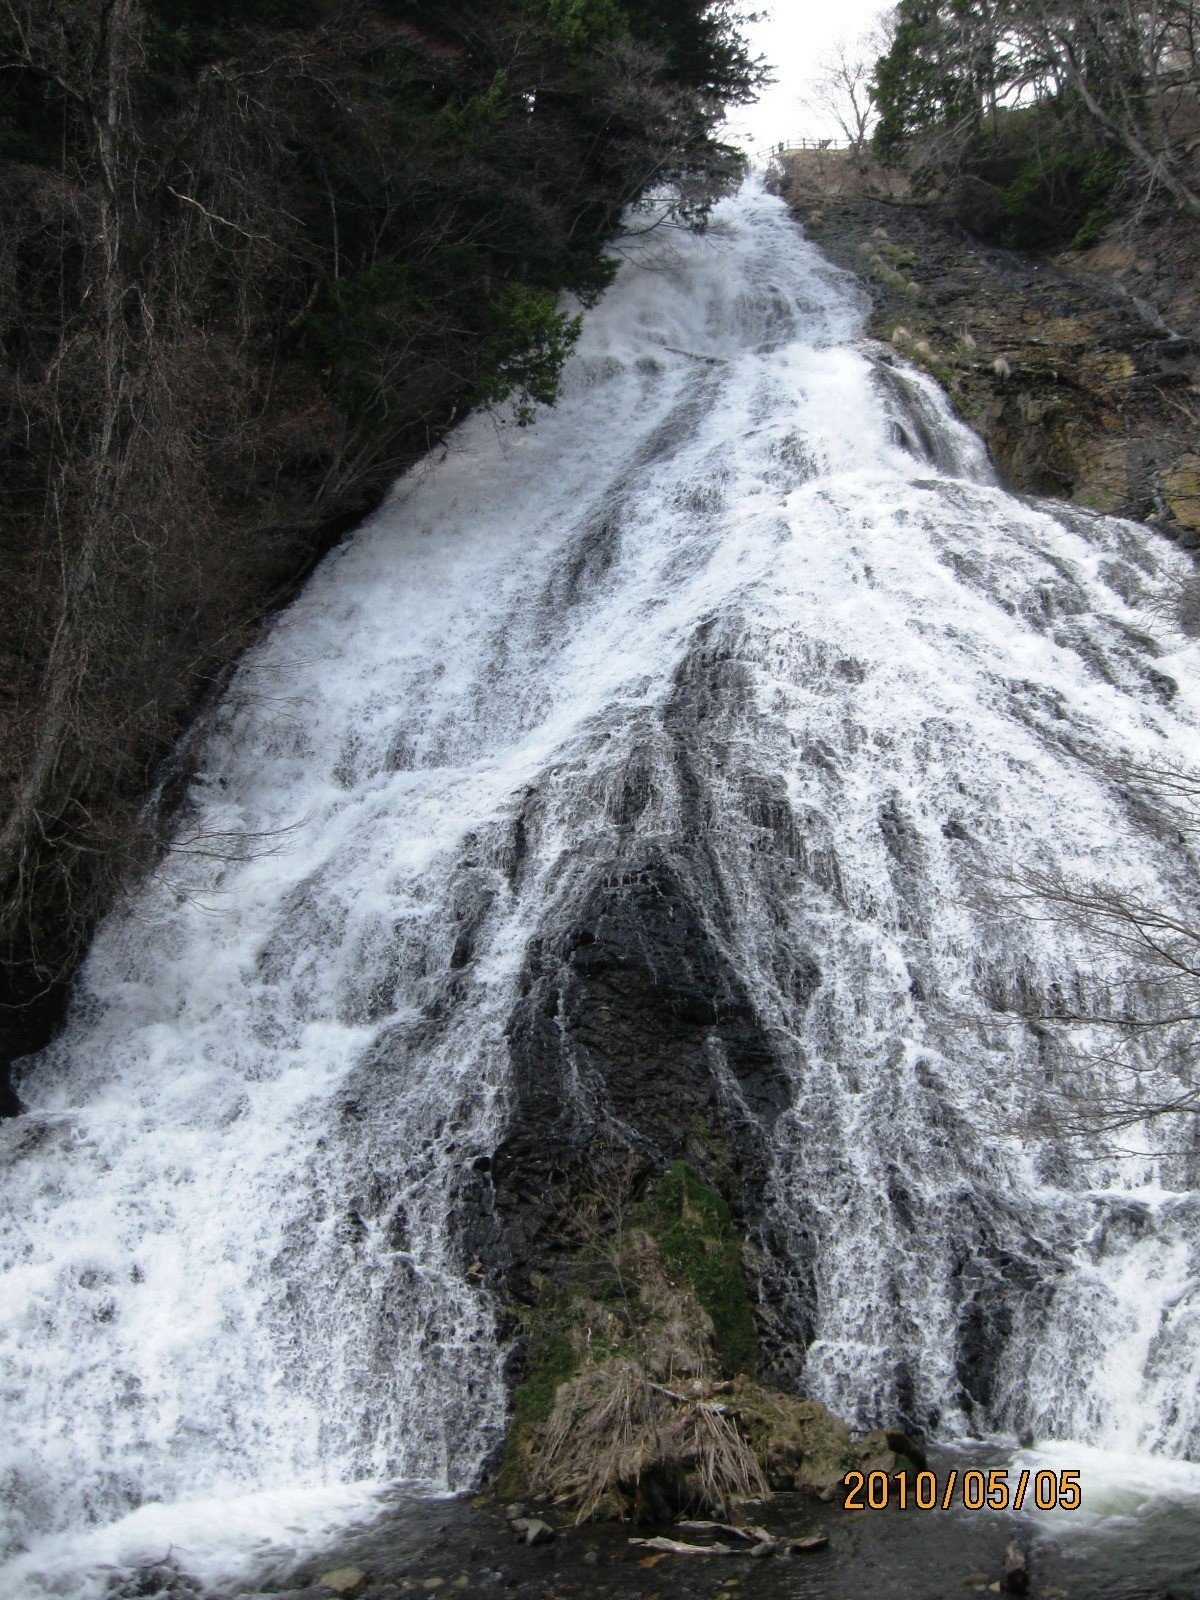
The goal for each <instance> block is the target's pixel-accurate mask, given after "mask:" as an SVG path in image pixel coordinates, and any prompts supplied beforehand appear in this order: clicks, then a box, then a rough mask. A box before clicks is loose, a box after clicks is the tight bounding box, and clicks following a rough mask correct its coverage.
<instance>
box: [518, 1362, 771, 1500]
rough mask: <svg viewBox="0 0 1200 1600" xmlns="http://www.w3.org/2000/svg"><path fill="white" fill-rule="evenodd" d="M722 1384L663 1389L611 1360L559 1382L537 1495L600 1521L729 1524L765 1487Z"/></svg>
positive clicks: (636, 1369) (638, 1368)
mask: <svg viewBox="0 0 1200 1600" xmlns="http://www.w3.org/2000/svg"><path fill="white" fill-rule="evenodd" d="M728 1389H729V1385H728V1384H727V1383H715V1382H713V1381H712V1380H711V1379H704V1378H698V1379H693V1380H691V1381H690V1382H688V1383H686V1384H682V1385H676V1386H668V1385H667V1384H663V1383H658V1382H655V1381H653V1380H652V1379H651V1378H649V1377H648V1376H647V1373H646V1369H645V1367H644V1366H643V1365H642V1363H641V1362H639V1361H637V1360H635V1359H631V1358H629V1357H620V1356H617V1357H613V1358H612V1359H611V1360H609V1361H606V1362H604V1363H602V1364H601V1365H600V1366H597V1367H593V1368H591V1369H590V1370H589V1371H587V1372H585V1373H581V1374H580V1375H579V1376H578V1377H576V1378H572V1379H571V1380H570V1381H569V1382H568V1383H565V1384H563V1385H562V1386H561V1387H560V1389H559V1391H558V1394H557V1396H556V1398H555V1403H554V1409H553V1411H552V1413H551V1415H550V1418H549V1421H548V1423H547V1425H546V1429H545V1433H544V1436H543V1444H542V1449H541V1452H540V1455H539V1458H538V1463H537V1466H536V1468H535V1470H534V1473H533V1476H532V1480H531V1484H532V1487H533V1489H534V1490H535V1491H536V1492H537V1493H540V1494H544V1495H546V1496H547V1498H549V1499H552V1500H554V1501H555V1502H556V1503H559V1504H566V1505H573V1506H575V1507H576V1518H575V1520H576V1521H577V1522H586V1521H588V1520H589V1519H591V1518H593V1517H596V1516H628V1515H630V1514H632V1515H633V1516H635V1517H637V1518H640V1519H645V1518H648V1517H649V1518H667V1517H671V1516H678V1515H680V1514H683V1513H685V1512H688V1513H693V1514H697V1515H705V1516H720V1517H728V1516H729V1515H730V1513H731V1510H732V1507H733V1505H734V1503H735V1502H736V1501H738V1500H747V1499H764V1498H766V1497H768V1496H769V1494H770V1487H769V1485H768V1483H767V1480H766V1478H765V1476H764V1474H763V1470H762V1467H761V1466H760V1465H759V1461H758V1457H757V1456H756V1455H755V1453H754V1451H753V1450H752V1449H751V1447H750V1445H749V1444H748V1443H747V1442H746V1440H745V1439H744V1438H743V1437H742V1435H741V1433H740V1432H739V1431H738V1428H737V1426H736V1424H735V1423H734V1421H733V1420H732V1419H731V1418H730V1417H729V1415H728V1414H727V1411H726V1406H725V1403H724V1401H723V1400H722V1398H721V1396H722V1395H723V1394H724V1393H725V1392H726V1391H727V1390H728Z"/></svg>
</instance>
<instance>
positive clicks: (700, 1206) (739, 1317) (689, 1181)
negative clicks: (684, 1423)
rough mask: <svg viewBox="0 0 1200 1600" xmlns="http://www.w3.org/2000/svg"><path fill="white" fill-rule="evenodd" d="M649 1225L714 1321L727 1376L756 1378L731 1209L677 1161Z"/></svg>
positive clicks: (754, 1349)
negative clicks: (742, 1374) (750, 1374)
mask: <svg viewBox="0 0 1200 1600" xmlns="http://www.w3.org/2000/svg"><path fill="white" fill-rule="evenodd" d="M650 1225H651V1231H652V1232H653V1234H654V1237H655V1239H656V1241H657V1243H658V1246H659V1248H660V1250H661V1251H662V1254H663V1260H664V1261H665V1263H666V1265H667V1267H668V1269H669V1270H670V1271H671V1272H672V1273H674V1274H676V1275H677V1276H678V1277H680V1278H682V1279H683V1280H684V1281H685V1282H686V1283H687V1285H688V1286H689V1287H690V1288H691V1289H692V1291H693V1292H694V1294H695V1296H696V1298H697V1299H698V1300H699V1302H700V1304H701V1305H702V1306H703V1307H704V1309H705V1311H707V1312H708V1314H709V1316H710V1317H711V1318H712V1321H713V1327H714V1329H715V1333H716V1347H717V1355H718V1358H719V1360H720V1362H721V1365H722V1368H723V1369H724V1371H725V1372H726V1373H727V1374H733V1373H737V1372H753V1371H754V1367H755V1362H756V1359H757V1342H756V1338H755V1332H754V1313H753V1311H752V1309H751V1304H750V1295H749V1291H748V1290H747V1288H746V1278H745V1273H744V1271H743V1269H742V1257H741V1250H740V1249H739V1246H738V1240H737V1235H736V1233H735V1232H734V1228H733V1222H732V1220H731V1218H730V1215H729V1207H728V1206H727V1205H726V1204H725V1202H724V1200H722V1198H721V1196H720V1195H719V1194H718V1193H717V1192H716V1190H715V1189H711V1188H709V1186H708V1184H706V1183H705V1182H704V1180H703V1179H702V1178H701V1176H700V1174H699V1173H698V1172H697V1171H696V1169H695V1167H693V1166H691V1165H690V1164H689V1163H688V1162H686V1161H676V1162H674V1163H672V1165H671V1166H670V1167H669V1168H668V1169H667V1171H666V1172H665V1173H664V1174H663V1176H662V1178H661V1179H660V1180H659V1184H658V1188H657V1191H656V1193H655V1196H654V1205H653V1212H652V1216H651V1219H650Z"/></svg>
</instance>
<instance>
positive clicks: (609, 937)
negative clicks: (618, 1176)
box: [494, 846, 788, 1262]
mask: <svg viewBox="0 0 1200 1600" xmlns="http://www.w3.org/2000/svg"><path fill="white" fill-rule="evenodd" d="M704 870H705V869H704V865H703V863H702V862H701V863H700V864H697V863H696V862H695V861H689V860H688V859H687V857H686V856H684V855H682V854H675V853H672V852H670V851H668V850H665V849H660V848H655V847H654V846H647V847H644V848H642V849H641V850H639V851H638V853H637V855H636V856H635V857H634V859H633V860H631V861H630V862H629V863H627V864H622V865H619V866H618V865H614V866H613V867H611V868H610V869H609V870H608V871H607V872H604V873H602V874H600V875H599V876H598V877H597V879H596V881H594V883H593V884H592V886H591V888H590V889H589V890H588V891H587V893H586V894H585V895H584V896H583V897H582V899H581V901H580V903H579V905H578V907H577V908H576V911H575V914H574V916H573V917H572V919H571V921H570V923H569V925H568V926H567V927H565V928H564V929H563V930H562V931H561V932H559V933H557V934H554V935H550V936H546V937H540V938H537V939H534V940H533V941H531V944H530V946H529V949H528V952H527V961H526V969H525V973H524V976H523V980H522V989H523V991H524V993H523V996H522V998H521V1000H520V1002H519V1003H518V1005H517V1006H516V1008H515V1009H514V1011H513V1013H512V1016H511V1018H510V1021H509V1026H508V1043H509V1051H510V1054H511V1059H512V1063H513V1081H514V1083H515V1085H516V1090H515V1094H516V1099H515V1104H514V1106H513V1109H512V1122H511V1131H510V1133H509V1135H508V1137H507V1139H506V1140H505V1141H504V1143H503V1144H502V1145H501V1147H500V1148H499V1150H498V1151H497V1153H496V1158H495V1163H494V1178H495V1185H496V1205H497V1209H498V1211H499V1213H500V1215H501V1217H502V1219H503V1222H504V1225H505V1229H506V1235H507V1238H506V1247H507V1250H508V1252H509V1253H510V1258H511V1259H513V1260H514V1262H515V1261H517V1260H522V1259H524V1260H528V1259H529V1256H530V1253H531V1252H534V1251H536V1249H537V1246H538V1242H539V1241H541V1240H543V1239H544V1238H545V1236H546V1235H547V1232H548V1231H549V1232H552V1231H553V1229H554V1218H553V1216H552V1215H551V1214H550V1213H549V1211H548V1206H549V1204H550V1201H551V1198H552V1196H553V1194H554V1192H555V1191H556V1189H560V1188H561V1186H562V1184H563V1181H564V1178H565V1177H566V1176H567V1175H568V1174H569V1173H570V1171H571V1169H572V1168H573V1167H576V1168H577V1167H578V1166H579V1165H580V1164H582V1163H585V1162H586V1159H587V1153H588V1150H589V1146H590V1144H591V1143H592V1141H594V1140H595V1139H597V1138H598V1137H603V1138H604V1139H605V1140H606V1141H608V1142H612V1141H615V1142H616V1143H618V1144H619V1145H621V1146H624V1147H625V1148H626V1149H627V1150H628V1151H629V1153H630V1154H631V1155H632V1156H634V1157H635V1158H636V1162H637V1165H638V1167H639V1168H641V1169H642V1170H643V1171H644V1172H645V1173H646V1174H647V1175H649V1174H650V1173H652V1172H655V1171H659V1170H661V1169H662V1168H663V1167H664V1166H666V1164H667V1163H668V1162H670V1161H672V1160H675V1159H677V1158H680V1157H683V1156H685V1155H686V1156H688V1157H689V1158H694V1157H696V1156H697V1154H699V1160H700V1164H701V1165H702V1166H708V1167H709V1168H710V1171H711V1166H712V1158H711V1156H710V1157H709V1158H708V1159H706V1156H705V1147H706V1146H707V1147H710V1148H712V1147H719V1148H720V1149H721V1150H722V1152H723V1154H724V1155H726V1156H727V1157H728V1160H729V1163H730V1168H731V1176H734V1177H735V1178H736V1180H737V1187H738V1189H739V1190H740V1192H741V1195H742V1196H743V1198H744V1199H745V1197H748V1196H752V1195H753V1194H754V1193H755V1191H756V1190H757V1189H761V1181H762V1175H763V1173H764V1171H765V1164H766V1153H765V1150H764V1137H765V1134H766V1131H767V1130H768V1129H769V1128H770V1126H771V1123H772V1122H773V1120H774V1118H775V1117H776V1116H777V1114H778V1112H779V1111H780V1110H781V1108H782V1107H783V1105H784V1104H785V1102H786V1099H787V1093H788V1085H787V1079H786V1076H785V1073H784V1070H783V1068H782V1066H781V1064H780V1063H779V1061H778V1060H777V1058H776V1056H775V1054H774V1053H773V1051H772V1048H771V1042H770V1040H769V1038H768V1036H767V1033H766V1031H765V1029H764V1027H763V1025H762V1024H761V1022H760V1020H759V1019H758V1017H757V1016H756V1014H755V1010H754V1006H753V1003H752V1001H751V998H750V996H749V994H748V993H747V991H746V988H745V986H744V984H743V982H742V981H741V979H740V977H739V976H738V974H737V973H736V971H734V969H733V967H732V966H731V964H730V963H729V962H728V960H727V959H726V958H725V957H724V955H723V954H722V952H721V950H720V948H719V945H718V942H717V940H716V939H714V938H713V937H712V935H711V933H710V932H709V929H708V927H707V926H706V920H705V917H704V914H703V912H702V910H701V903H702V902H701V896H700V892H699V885H698V881H697V880H698V878H700V877H701V876H702V875H703V873H704ZM756 1180H757V1181H756Z"/></svg>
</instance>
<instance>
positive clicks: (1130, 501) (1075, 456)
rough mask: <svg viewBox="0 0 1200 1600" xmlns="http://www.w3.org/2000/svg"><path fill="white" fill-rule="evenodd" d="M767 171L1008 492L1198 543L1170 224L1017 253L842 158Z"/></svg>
mask: <svg viewBox="0 0 1200 1600" xmlns="http://www.w3.org/2000/svg"><path fill="white" fill-rule="evenodd" d="M778 181H779V184H780V188H781V190H782V192H783V193H784V195H785V196H786V198H787V199H788V200H789V202H790V203H791V205H792V207H793V209H794V210H795V212H796V214H797V216H799V217H800V219H801V220H802V221H803V222H804V224H805V226H806V227H807V228H808V229H809V230H810V232H811V233H812V235H813V237H814V238H815V239H816V240H817V242H818V243H819V244H820V246H821V248H822V249H823V250H824V251H825V252H826V253H827V254H828V255H829V256H830V257H832V259H834V260H835V261H837V262H838V263H839V264H840V265H842V266H844V267H847V268H849V269H850V270H851V271H852V272H854V273H855V275H856V276H857V277H858V278H859V279H860V281H861V282H862V283H863V284H864V285H865V287H866V289H867V291H868V293H869V295H870V297H871V306H872V309H871V317H870V331H871V333H872V334H874V336H875V337H876V338H878V339H880V340H882V341H885V342H887V343H888V344H890V345H891V346H892V347H893V348H894V349H895V351H896V352H897V353H898V354H899V355H900V356H902V357H903V358H904V359H905V360H906V361H911V362H913V363H914V364H915V365H917V366H919V367H922V368H923V369H924V370H925V371H927V372H928V373H930V374H931V375H932V376H933V377H935V378H936V379H937V380H938V381H939V382H940V383H941V384H942V385H943V387H944V388H945V389H946V391H947V393H948V394H949V395H950V396H951V399H952V400H953V402H954V404H955V406H956V407H957V409H958V411H959V414H960V415H961V416H962V417H963V418H964V419H965V420H966V421H967V422H968V423H970V424H971V426H972V427H974V428H976V429H977V430H978V432H979V433H980V434H981V435H982V436H983V438H984V440H985V441H986V443H987V446H988V449H989V451H990V453H991V456H992V459H993V461H994V462H995V464H996V466H997V468H998V470H999V471H1000V473H1001V475H1002V477H1003V479H1004V480H1005V483H1006V485H1007V486H1008V487H1009V488H1011V489H1014V490H1016V491H1018V492H1022V493H1027V494H1036V495H1049V496H1054V497H1057V498H1061V499H1064V500H1070V501H1074V502H1075V503H1076V504H1078V505H1081V506H1086V507H1089V508H1090V509H1092V510H1096V511H1104V512H1109V513H1113V514H1115V515H1119V516H1125V517H1131V518H1134V519H1136V520H1138V521H1142V522H1149V523H1153V524H1154V525H1155V526H1157V527H1159V528H1160V529H1161V530H1162V532H1163V533H1165V534H1166V535H1167V536H1168V537H1170V538H1172V539H1175V540H1177V541H1178V542H1179V543H1180V544H1182V545H1183V546H1184V547H1185V548H1186V549H1195V548H1198V547H1200V404H1198V402H1200V394H1198V389H1197V385H1198V383H1200V305H1198V303H1197V297H1196V292H1195V288H1194V283H1193V273H1192V272H1191V270H1190V267H1189V249H1190V248H1194V241H1192V242H1191V244H1189V240H1188V239H1187V238H1186V237H1184V229H1185V225H1184V224H1183V223H1182V222H1180V221H1174V222H1172V221H1171V220H1170V219H1160V220H1159V221H1158V222H1156V223H1154V224H1146V225H1142V226H1139V227H1137V228H1135V227H1133V226H1132V225H1126V226H1125V227H1124V228H1123V229H1122V228H1118V227H1116V226H1114V228H1113V230H1112V231H1111V233H1110V235H1109V236H1108V237H1107V238H1106V239H1105V240H1104V241H1103V242H1101V243H1100V244H1098V245H1097V246H1095V247H1094V248H1092V249H1090V250H1088V251H1086V252H1083V253H1078V252H1068V253H1066V254H1062V255H1059V256H1056V257H1054V258H1052V259H1051V258H1042V257H1031V256H1026V255H1022V254H1020V253H1018V252H1015V251H1010V250H1003V249H999V248H995V247H992V246H988V245H985V244H982V243H980V242H979V241H978V240H976V239H974V238H972V237H971V236H970V235H969V234H968V233H967V232H966V231H965V229H964V228H963V227H962V226H961V225H960V224H959V223H958V222H957V221H956V220H955V217H954V214H953V212H952V211H951V210H950V209H949V208H948V207H945V206H941V205H938V204H922V203H920V202H918V201H916V200H914V199H913V198H912V197H911V196H909V195H906V194H903V193H901V192H899V191H898V185H896V184H895V183H894V182H889V181H888V180H887V178H886V176H885V175H883V174H880V173H879V172H878V170H867V171H862V170H861V169H858V168H856V167H855V166H854V164H853V163H852V162H851V160H850V158H849V157H848V156H846V155H841V154H839V153H834V152H826V151H821V152H803V151H798V152H794V153H792V154H789V155H787V156H785V157H784V158H783V161H782V167H781V171H780V173H779V176H778Z"/></svg>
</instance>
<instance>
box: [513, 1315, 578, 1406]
mask: <svg viewBox="0 0 1200 1600" xmlns="http://www.w3.org/2000/svg"><path fill="white" fill-rule="evenodd" d="M578 1364H579V1362H578V1358H577V1356H576V1354H575V1351H574V1349H573V1347H572V1345H571V1340H570V1338H569V1336H568V1334H567V1332H566V1330H565V1328H564V1327H563V1325H562V1323H561V1322H560V1320H559V1319H558V1316H557V1314H556V1310H555V1308H554V1307H545V1308H539V1309H538V1310H537V1311H536V1312H534V1313H533V1314H532V1315H531V1326H530V1331H529V1345H528V1354H527V1356H526V1364H525V1377H524V1379H523V1380H522V1382H521V1383H520V1384H519V1385H518V1387H517V1391H516V1394H515V1395H514V1396H513V1419H514V1421H515V1422H516V1423H518V1424H519V1425H520V1424H524V1423H533V1422H542V1421H544V1420H545V1419H546V1418H547V1417H548V1416H549V1415H550V1411H551V1408H552V1407H553V1405H554V1396H555V1394H556V1393H557V1391H558V1386H559V1384H560V1383H565V1382H566V1381H567V1379H568V1378H569V1377H570V1376H571V1375H572V1373H573V1372H574V1371H575V1368H576V1367H577V1366H578Z"/></svg>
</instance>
